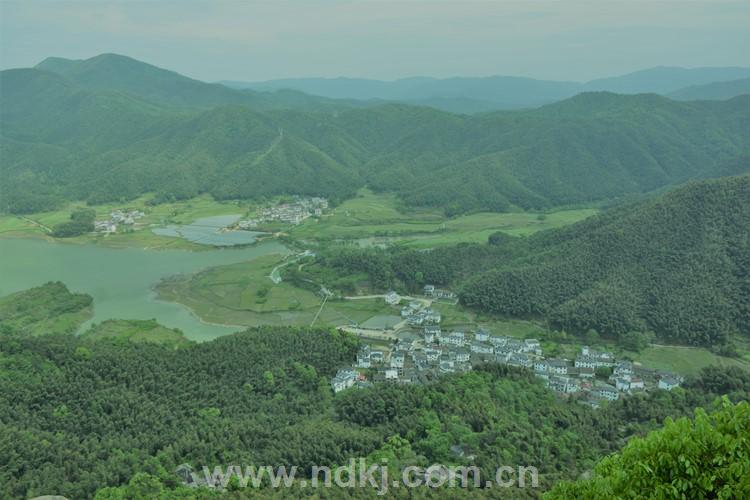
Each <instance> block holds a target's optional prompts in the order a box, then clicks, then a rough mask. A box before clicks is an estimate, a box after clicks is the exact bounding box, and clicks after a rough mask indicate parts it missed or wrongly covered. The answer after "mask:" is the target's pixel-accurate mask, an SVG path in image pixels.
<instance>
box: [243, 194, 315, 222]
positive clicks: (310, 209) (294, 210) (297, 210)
mask: <svg viewBox="0 0 750 500" xmlns="http://www.w3.org/2000/svg"><path fill="white" fill-rule="evenodd" d="M326 209H328V200H326V199H325V198H319V197H312V198H300V199H298V200H296V201H294V202H292V203H282V204H279V205H275V206H272V207H267V208H263V209H261V210H260V211H259V212H258V215H257V216H256V217H255V218H253V219H247V220H241V221H239V222H238V223H237V226H238V227H239V228H240V229H252V228H255V227H258V226H259V225H261V224H263V223H267V222H286V223H289V224H294V225H297V224H299V223H300V222H302V221H303V220H305V219H307V218H308V217H312V216H313V215H315V216H318V217H319V216H321V215H323V211H324V210H326Z"/></svg>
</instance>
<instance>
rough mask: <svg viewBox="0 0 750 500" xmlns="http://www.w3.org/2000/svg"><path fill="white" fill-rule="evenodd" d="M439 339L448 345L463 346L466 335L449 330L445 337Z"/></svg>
mask: <svg viewBox="0 0 750 500" xmlns="http://www.w3.org/2000/svg"><path fill="white" fill-rule="evenodd" d="M440 341H441V342H442V343H445V344H448V345H455V346H458V347H463V345H464V343H465V342H466V336H465V335H464V332H451V334H450V335H448V336H447V337H441V339H440Z"/></svg>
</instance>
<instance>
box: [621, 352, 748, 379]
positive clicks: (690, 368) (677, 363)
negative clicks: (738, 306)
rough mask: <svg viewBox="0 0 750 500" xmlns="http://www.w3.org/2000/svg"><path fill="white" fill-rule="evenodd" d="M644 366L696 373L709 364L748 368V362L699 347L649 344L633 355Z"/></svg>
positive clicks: (683, 372) (687, 373)
mask: <svg viewBox="0 0 750 500" xmlns="http://www.w3.org/2000/svg"><path fill="white" fill-rule="evenodd" d="M635 360H636V361H639V362H640V363H642V364H643V366H645V367H646V368H653V369H657V370H666V371H673V372H676V373H681V374H685V375H691V374H694V373H698V372H699V371H700V370H701V369H703V368H705V367H706V366H710V365H718V366H737V367H740V368H744V369H745V370H750V362H747V361H746V360H744V359H741V358H739V359H737V358H727V357H723V356H718V355H716V354H714V353H712V352H711V351H709V350H708V349H703V348H701V347H683V346H651V347H648V348H646V349H644V350H643V351H642V352H641V353H640V354H638V355H637V356H636V357H635Z"/></svg>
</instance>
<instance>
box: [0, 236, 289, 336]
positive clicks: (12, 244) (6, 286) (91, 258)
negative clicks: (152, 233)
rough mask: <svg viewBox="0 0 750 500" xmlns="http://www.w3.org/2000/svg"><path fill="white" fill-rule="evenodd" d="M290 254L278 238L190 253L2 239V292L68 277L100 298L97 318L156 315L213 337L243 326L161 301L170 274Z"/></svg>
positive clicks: (80, 289) (75, 288)
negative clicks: (159, 289) (162, 283)
mask: <svg viewBox="0 0 750 500" xmlns="http://www.w3.org/2000/svg"><path fill="white" fill-rule="evenodd" d="M288 252H289V251H288V249H287V248H286V247H284V246H283V245H281V244H280V243H277V242H265V243H260V244H258V245H255V246H252V247H243V248H237V249H233V248H226V249H217V250H207V251H204V252H190V251H186V250H144V249H140V248H125V249H112V248H106V247H102V246H97V245H74V244H66V243H52V242H48V241H45V240H42V239H0V296H2V295H7V294H9V293H12V292H16V291H19V290H24V289H27V288H31V287H34V286H38V285H41V284H43V283H46V282H47V281H62V282H63V283H65V284H66V285H67V286H68V288H69V289H70V290H71V291H73V292H84V293H88V294H90V295H91V296H92V297H94V318H93V320H92V321H95V322H101V321H102V320H105V319H111V318H123V319H151V318H154V319H156V320H157V321H158V322H159V323H161V324H163V325H165V326H168V327H173V328H179V329H180V330H182V331H183V332H184V333H185V336H186V337H188V338H190V339H192V340H199V341H202V340H209V339H212V338H215V337H219V336H221V335H226V334H229V333H232V332H234V331H237V330H240V329H242V328H232V327H225V326H220V325H212V324H206V323H203V322H201V321H200V320H198V319H197V318H196V317H195V316H194V315H193V314H192V313H191V312H190V311H189V310H188V309H187V308H186V307H184V306H182V305H180V304H175V303H172V302H165V301H160V300H157V299H156V294H155V293H154V291H153V286H154V285H155V284H156V283H158V282H159V280H160V279H161V278H163V277H165V276H170V275H175V274H184V273H194V272H197V271H200V270H201V269H205V268H207V267H212V266H217V265H222V264H233V263H237V262H244V261H248V260H252V259H254V258H257V257H260V256H263V255H269V254H274V253H278V254H285V253H288ZM85 326H86V325H84V327H85Z"/></svg>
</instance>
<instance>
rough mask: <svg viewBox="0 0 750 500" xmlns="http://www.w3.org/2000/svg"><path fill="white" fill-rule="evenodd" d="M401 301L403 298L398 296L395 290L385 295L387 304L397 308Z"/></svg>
mask: <svg viewBox="0 0 750 500" xmlns="http://www.w3.org/2000/svg"><path fill="white" fill-rule="evenodd" d="M400 301H401V297H399V296H398V294H397V293H396V292H394V291H393V290H391V291H390V292H388V293H386V294H385V303H386V304H388V305H391V306H395V305H396V304H398V303H399V302H400Z"/></svg>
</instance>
